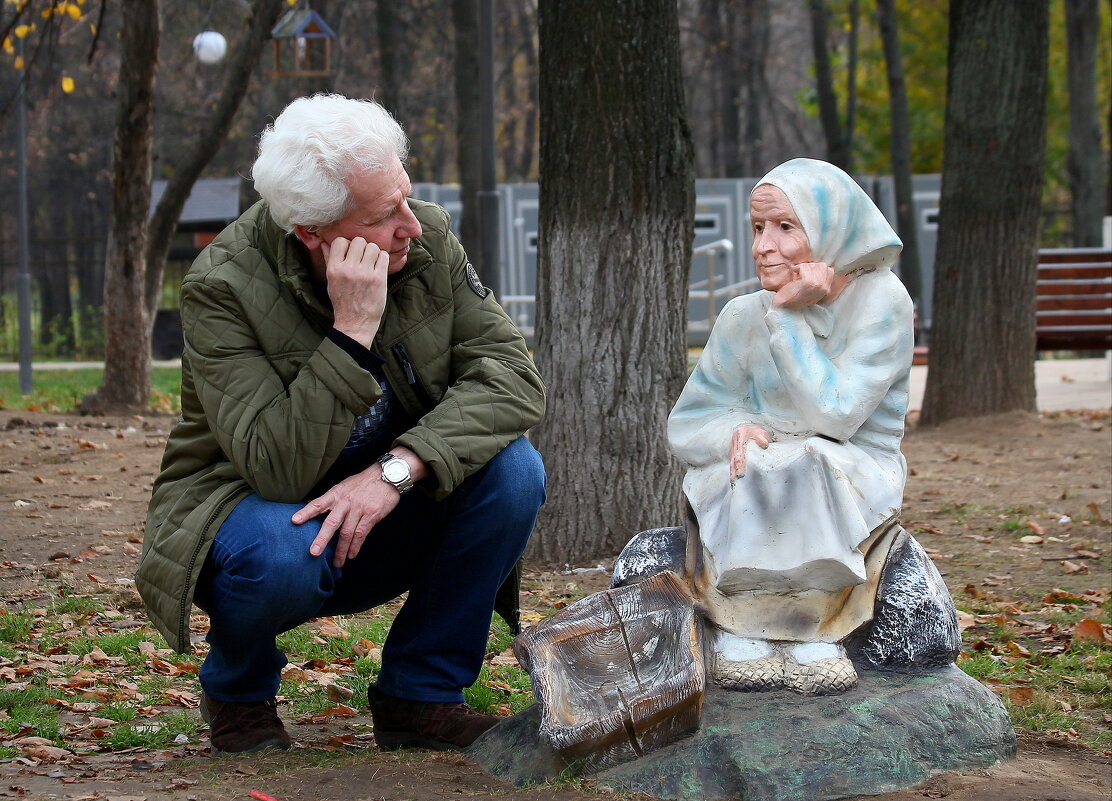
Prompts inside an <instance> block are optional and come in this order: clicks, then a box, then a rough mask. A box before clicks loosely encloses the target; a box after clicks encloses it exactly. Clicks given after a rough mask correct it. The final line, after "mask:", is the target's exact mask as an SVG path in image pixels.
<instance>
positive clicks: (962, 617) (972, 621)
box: [515, 609, 977, 661]
mask: <svg viewBox="0 0 1112 801" xmlns="http://www.w3.org/2000/svg"><path fill="white" fill-rule="evenodd" d="M976 625H977V616H976V615H971V614H969V613H968V612H962V611H961V610H960V609H959V610H958V628H959V629H961V630H962V631H965V630H966V629H971V628H973V627H974V626H976ZM515 661H516V660H515Z"/></svg>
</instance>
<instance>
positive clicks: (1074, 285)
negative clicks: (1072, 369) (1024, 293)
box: [1035, 248, 1112, 351]
mask: <svg viewBox="0 0 1112 801" xmlns="http://www.w3.org/2000/svg"><path fill="white" fill-rule="evenodd" d="M1036 287H1037V289H1036V295H1037V306H1036V312H1035V336H1036V344H1035V347H1036V349H1037V350H1074V351H1103V350H1112V250H1109V249H1107V248H1068V249H1067V248H1049V249H1043V250H1040V251H1039V268H1038V278H1037V283H1036Z"/></svg>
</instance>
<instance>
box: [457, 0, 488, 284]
mask: <svg viewBox="0 0 1112 801" xmlns="http://www.w3.org/2000/svg"><path fill="white" fill-rule="evenodd" d="M452 24H453V27H454V28H455V46H456V47H455V50H456V52H455V87H456V168H457V169H458V170H459V189H460V202H461V203H462V204H463V214H462V218H461V219H460V241H461V242H462V243H463V246H464V247H465V248H467V252H468V255H469V256H470V257H471V261H472V262H473V263H474V264H475V265H476V269H478V271H479V274H480V275H485V273H484V272H483V271H484V270H485V269H486V265H483V264H479V262H478V259H477V256H478V255H479V251H480V245H481V238H480V233H479V232H480V230H481V229H480V226H479V189H480V188H481V182H482V161H481V148H482V120H481V119H480V113H481V108H480V106H479V3H478V0H452Z"/></svg>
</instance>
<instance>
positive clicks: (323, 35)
mask: <svg viewBox="0 0 1112 801" xmlns="http://www.w3.org/2000/svg"><path fill="white" fill-rule="evenodd" d="M270 37H271V38H272V39H273V40H274V74H275V75H280V76H283V77H294V78H307V77H324V76H328V75H331V74H332V40H333V39H335V38H336V32H335V31H333V30H332V29H331V28H330V27H328V23H327V22H325V21H324V20H323V19H321V16H320V14H318V13H317V12H315V11H313V9H311V8H309V4H308V3H303V4H301V5H299V6H297V8H291V9H290V10H289V11H287V12H286V13H285V14H283V15H282V18H281V19H280V20H278V23H277V24H276V25H275V26H274V27H273V28H272V29H271V31H270Z"/></svg>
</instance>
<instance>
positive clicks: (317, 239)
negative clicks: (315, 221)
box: [293, 225, 324, 250]
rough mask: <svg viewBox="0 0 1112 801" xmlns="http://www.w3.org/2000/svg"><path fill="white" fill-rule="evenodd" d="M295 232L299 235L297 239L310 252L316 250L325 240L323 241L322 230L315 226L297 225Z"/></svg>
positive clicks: (294, 228)
mask: <svg viewBox="0 0 1112 801" xmlns="http://www.w3.org/2000/svg"><path fill="white" fill-rule="evenodd" d="M293 232H294V233H295V234H297V238H298V239H300V240H301V244H303V245H304V246H305V247H307V248H309V250H316V249H317V248H319V247H320V246H321V245H322V244H324V240H323V239H321V236H320V229H319V228H318V227H317V226H315V225H295V226H294V227H293Z"/></svg>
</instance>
